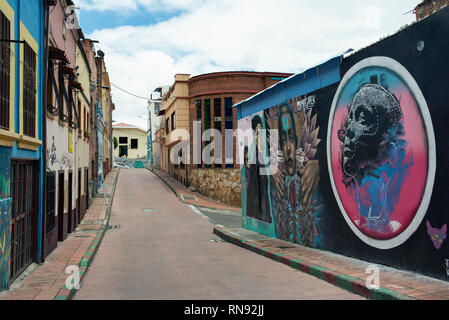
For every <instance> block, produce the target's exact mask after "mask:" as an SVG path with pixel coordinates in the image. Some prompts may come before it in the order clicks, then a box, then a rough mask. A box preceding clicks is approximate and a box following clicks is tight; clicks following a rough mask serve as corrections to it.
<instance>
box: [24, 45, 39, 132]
mask: <svg viewBox="0 0 449 320" xmlns="http://www.w3.org/2000/svg"><path fill="white" fill-rule="evenodd" d="M36 94H37V91H36V53H35V52H34V51H33V49H32V48H31V47H30V46H29V45H28V44H27V43H26V42H25V43H24V55H23V134H24V135H26V136H29V137H33V138H34V137H36Z"/></svg>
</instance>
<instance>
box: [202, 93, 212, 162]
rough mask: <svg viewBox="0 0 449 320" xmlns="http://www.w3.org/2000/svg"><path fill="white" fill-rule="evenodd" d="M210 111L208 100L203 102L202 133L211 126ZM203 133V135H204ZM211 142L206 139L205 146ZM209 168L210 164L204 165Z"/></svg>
mask: <svg viewBox="0 0 449 320" xmlns="http://www.w3.org/2000/svg"><path fill="white" fill-rule="evenodd" d="M210 111H211V110H210V99H205V100H204V132H206V131H207V130H209V129H210V126H211V121H210V120H211V119H210V116H211V112H210ZM204 132H203V133H204ZM210 141H211V139H210V138H209V139H206V141H205V142H206V143H205V144H206V145H207V144H208V142H210ZM210 167H211V165H210V164H207V165H206V168H210Z"/></svg>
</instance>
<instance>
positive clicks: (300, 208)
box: [267, 96, 324, 247]
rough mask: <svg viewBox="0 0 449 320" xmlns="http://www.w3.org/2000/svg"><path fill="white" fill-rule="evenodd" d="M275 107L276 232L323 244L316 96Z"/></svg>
mask: <svg viewBox="0 0 449 320" xmlns="http://www.w3.org/2000/svg"><path fill="white" fill-rule="evenodd" d="M292 102H293V106H294V108H292V107H291V105H290V104H289V103H284V104H282V105H280V106H277V107H274V108H271V109H269V110H268V112H267V114H268V116H269V117H270V128H271V129H277V130H278V140H279V141H278V150H273V151H275V152H277V156H278V169H279V170H278V171H277V173H275V174H274V175H273V176H272V177H271V181H272V184H271V195H272V207H273V210H274V212H275V219H276V233H277V236H278V237H279V238H281V239H284V240H288V241H291V242H295V243H299V244H305V245H308V246H311V247H321V239H320V231H319V226H318V220H319V218H318V216H319V214H320V210H321V209H322V208H323V206H324V202H323V201H322V200H321V199H320V195H319V192H318V183H319V180H320V174H319V168H320V167H319V163H318V160H317V158H316V155H317V150H318V146H319V144H320V142H321V140H320V139H318V134H319V130H320V128H319V126H317V115H316V114H314V112H313V106H314V105H315V96H313V98H297V99H294V100H293V101H292Z"/></svg>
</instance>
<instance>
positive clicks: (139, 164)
mask: <svg viewBox="0 0 449 320" xmlns="http://www.w3.org/2000/svg"><path fill="white" fill-rule="evenodd" d="M134 168H136V169H143V168H145V163H144V162H142V161H136V162H134Z"/></svg>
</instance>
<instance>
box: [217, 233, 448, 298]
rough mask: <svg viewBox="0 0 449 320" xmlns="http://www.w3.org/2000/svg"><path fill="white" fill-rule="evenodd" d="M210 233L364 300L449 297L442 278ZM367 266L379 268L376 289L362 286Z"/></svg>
mask: <svg viewBox="0 0 449 320" xmlns="http://www.w3.org/2000/svg"><path fill="white" fill-rule="evenodd" d="M214 233H215V234H216V235H218V236H219V237H221V238H222V239H224V240H226V241H228V242H230V243H232V244H235V245H237V246H240V247H242V248H245V249H248V250H250V251H253V252H255V253H258V254H261V255H263V256H265V257H267V258H270V259H272V260H275V261H278V262H280V263H283V264H286V265H288V266H290V267H292V268H294V269H297V270H300V271H302V272H305V273H308V274H311V275H313V276H315V277H317V278H319V279H322V280H324V281H327V282H329V283H331V284H333V285H335V286H337V287H340V288H343V289H346V290H348V291H350V292H353V293H356V294H359V295H362V296H364V297H365V298H368V299H381V300H384V299H388V300H446V299H449V283H448V282H445V281H441V280H437V279H434V278H430V277H426V276H422V275H419V274H415V273H411V272H406V271H400V270H396V269H393V268H389V267H385V266H381V265H376V264H371V263H369V262H366V261H361V260H357V259H353V258H349V257H345V256H342V255H338V254H335V253H332V252H327V251H322V250H317V249H312V248H308V247H304V246H300V245H296V244H293V243H291V242H287V241H283V240H279V239H273V238H269V237H266V236H263V235H261V234H259V233H256V232H252V231H249V230H245V229H242V228H223V227H218V226H216V227H215V228H214ZM370 265H375V266H377V267H378V268H379V270H380V273H379V274H380V288H379V289H368V288H367V286H366V279H367V277H368V276H369V274H367V273H366V270H367V267H368V266H370Z"/></svg>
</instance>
